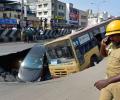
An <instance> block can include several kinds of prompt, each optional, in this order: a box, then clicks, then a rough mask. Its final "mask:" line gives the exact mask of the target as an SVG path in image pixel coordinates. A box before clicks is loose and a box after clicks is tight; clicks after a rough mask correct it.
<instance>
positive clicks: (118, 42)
mask: <svg viewBox="0 0 120 100" xmlns="http://www.w3.org/2000/svg"><path fill="white" fill-rule="evenodd" d="M106 36H107V37H106V38H105V39H103V40H102V42H101V48H100V52H101V54H102V55H103V56H105V57H106V56H108V63H107V69H106V76H107V78H106V79H104V80H99V81H97V82H96V83H95V84H94V85H95V86H96V88H97V89H99V90H101V94H100V99H99V100H113V99H114V100H120V20H114V21H112V22H110V23H109V24H108V26H107V28H106Z"/></svg>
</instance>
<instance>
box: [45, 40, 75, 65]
mask: <svg viewBox="0 0 120 100" xmlns="http://www.w3.org/2000/svg"><path fill="white" fill-rule="evenodd" d="M47 53H48V57H49V64H52V65H55V64H61V63H67V62H70V61H71V60H72V59H73V57H74V56H73V51H72V47H71V45H70V41H68V40H67V41H64V42H63V41H62V42H59V44H58V43H57V42H56V43H53V44H51V45H50V46H49V47H47Z"/></svg>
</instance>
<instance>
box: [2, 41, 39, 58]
mask: <svg viewBox="0 0 120 100" xmlns="http://www.w3.org/2000/svg"><path fill="white" fill-rule="evenodd" d="M35 44H37V43H24V42H11V43H1V44H0V56H3V55H7V54H11V53H17V52H20V51H23V50H25V49H29V48H31V47H33V46H34V45H35Z"/></svg>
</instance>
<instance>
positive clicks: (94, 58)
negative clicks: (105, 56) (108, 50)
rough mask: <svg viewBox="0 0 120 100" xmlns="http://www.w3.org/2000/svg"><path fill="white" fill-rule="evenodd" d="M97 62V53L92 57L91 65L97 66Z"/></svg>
mask: <svg viewBox="0 0 120 100" xmlns="http://www.w3.org/2000/svg"><path fill="white" fill-rule="evenodd" d="M95 63H96V64H98V63H99V57H98V56H97V55H93V56H92V57H91V59H90V67H92V66H95Z"/></svg>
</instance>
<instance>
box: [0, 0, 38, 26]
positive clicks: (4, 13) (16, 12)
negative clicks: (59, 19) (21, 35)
mask: <svg viewBox="0 0 120 100" xmlns="http://www.w3.org/2000/svg"><path fill="white" fill-rule="evenodd" d="M26 3H27V2H26ZM26 3H24V4H25V5H23V6H24V8H26V9H24V11H23V13H24V14H23V15H22V13H21V12H22V10H21V4H20V2H16V1H15V0H5V1H4V2H0V18H1V19H2V18H3V20H4V19H7V20H11V19H16V20H17V22H18V23H19V21H20V20H21V17H22V16H23V17H24V18H25V20H27V22H29V23H30V24H31V23H32V24H33V23H36V20H38V19H37V18H36V15H35V13H34V12H32V11H31V9H30V7H29V5H26ZM25 12H26V13H25ZM38 21H39V20H38ZM36 25H37V24H36ZM24 26H26V22H25V23H24Z"/></svg>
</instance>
